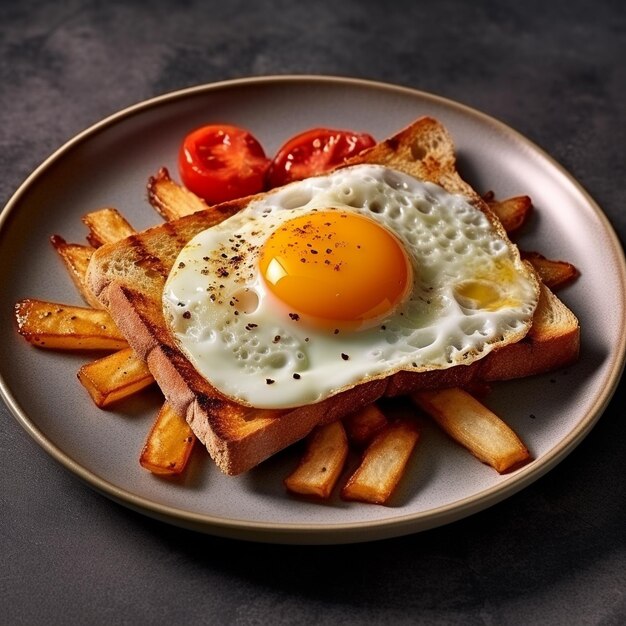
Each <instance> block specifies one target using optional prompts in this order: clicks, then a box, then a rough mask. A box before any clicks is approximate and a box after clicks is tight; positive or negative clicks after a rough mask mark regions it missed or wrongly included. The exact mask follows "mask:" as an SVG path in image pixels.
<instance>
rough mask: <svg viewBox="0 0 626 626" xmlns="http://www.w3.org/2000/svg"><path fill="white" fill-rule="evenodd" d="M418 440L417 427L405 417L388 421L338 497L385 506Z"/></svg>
mask: <svg viewBox="0 0 626 626" xmlns="http://www.w3.org/2000/svg"><path fill="white" fill-rule="evenodd" d="M418 438H419V430H418V428H417V424H416V423H415V422H414V421H413V420H412V419H408V418H404V419H399V420H396V421H393V422H389V424H387V425H386V426H385V427H384V428H383V429H382V430H381V431H380V432H379V433H378V434H377V435H376V437H374V439H373V441H372V443H370V445H369V446H368V447H367V449H366V450H365V452H364V454H363V458H362V460H361V464H360V465H359V467H358V468H357V469H356V471H355V472H354V473H353V474H352V475H351V476H350V478H349V479H348V481H347V482H346V484H345V485H344V487H343V489H342V490H341V497H342V498H343V499H344V500H358V501H361V502H370V503H372V504H386V503H387V502H388V500H389V498H390V497H391V495H392V494H393V492H394V490H395V488H396V487H397V485H398V483H399V482H400V480H401V478H402V476H403V475H404V472H405V469H406V465H407V462H408V461H409V459H410V457H411V453H412V452H413V448H414V447H415V444H416V443H417V440H418Z"/></svg>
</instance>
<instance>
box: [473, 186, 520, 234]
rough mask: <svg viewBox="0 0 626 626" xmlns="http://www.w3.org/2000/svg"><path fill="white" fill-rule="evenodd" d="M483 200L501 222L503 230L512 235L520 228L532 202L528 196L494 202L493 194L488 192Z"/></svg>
mask: <svg viewBox="0 0 626 626" xmlns="http://www.w3.org/2000/svg"><path fill="white" fill-rule="evenodd" d="M483 198H484V200H485V202H487V204H488V205H489V208H490V209H491V210H492V211H493V212H494V213H495V214H496V216H497V217H498V219H499V220H500V221H501V222H502V226H504V230H506V232H507V233H512V232H514V231H516V230H517V229H518V228H521V227H522V226H523V225H524V223H525V222H526V220H527V219H528V216H529V215H530V212H531V210H532V201H531V199H530V198H529V197H528V196H515V197H513V198H507V199H505V200H496V199H495V198H494V196H493V192H489V193H488V194H485V196H483Z"/></svg>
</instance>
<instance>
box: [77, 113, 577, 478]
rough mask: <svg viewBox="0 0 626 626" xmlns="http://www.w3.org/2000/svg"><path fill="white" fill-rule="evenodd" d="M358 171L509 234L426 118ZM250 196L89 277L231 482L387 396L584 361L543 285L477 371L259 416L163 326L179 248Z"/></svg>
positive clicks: (425, 377) (441, 131) (150, 241)
mask: <svg viewBox="0 0 626 626" xmlns="http://www.w3.org/2000/svg"><path fill="white" fill-rule="evenodd" d="M358 163H376V164H382V165H387V166H389V167H393V168H395V169H397V170H400V171H403V172H405V173H407V174H410V175H413V176H415V177H416V178H419V179H421V180H426V181H431V182H435V183H437V184H439V185H441V186H442V187H444V188H445V189H446V190H447V191H449V192H451V193H460V194H463V195H464V196H466V197H467V198H468V199H469V200H470V201H471V202H472V203H473V204H475V205H477V206H479V207H480V208H481V210H483V211H484V212H485V213H486V214H487V215H489V217H490V219H492V221H493V223H494V225H495V226H496V228H497V229H498V230H499V232H500V233H502V234H503V235H504V230H503V228H502V225H501V224H500V223H499V221H498V220H497V218H496V217H495V216H494V215H493V214H492V213H491V212H490V211H489V209H488V207H487V206H486V204H485V203H484V201H483V200H482V198H481V197H480V196H479V195H478V194H477V193H476V192H475V191H474V190H473V189H472V188H471V187H470V186H469V185H468V184H467V183H466V182H465V181H463V180H462V179H461V177H460V176H459V174H458V173H457V171H456V166H455V153H454V146H453V143H452V140H451V138H450V136H449V134H448V133H447V131H446V130H445V128H444V127H443V126H442V125H441V124H440V123H439V122H438V121H436V120H434V119H432V118H420V119H419V120H417V121H416V122H414V123H413V124H411V125H410V126H409V127H407V128H406V129H405V130H403V131H401V132H400V133H398V134H397V135H394V136H393V137H391V138H390V139H387V140H386V141H383V142H381V143H379V144H377V145H376V146H374V147H372V148H371V149H369V150H367V151H365V152H363V153H361V154H360V155H359V156H358V157H355V158H354V159H352V160H351V161H349V162H348V163H347V165H353V164H358ZM253 198H254V197H249V198H244V199H239V200H235V201H232V202H226V203H223V204H220V205H217V206H214V207H210V208H208V209H206V210H201V211H198V212H196V213H194V214H192V215H188V216H185V217H182V218H180V219H178V220H175V221H173V222H169V223H165V224H162V225H160V226H157V227H155V228H152V229H149V230H147V231H144V232H143V233H140V234H137V235H133V236H131V237H128V238H127V239H125V240H123V241H121V242H119V243H116V244H111V245H105V246H102V247H101V248H99V249H98V250H97V251H96V252H95V253H94V255H93V257H92V260H91V262H90V266H89V271H88V277H89V282H90V286H91V288H92V290H93V291H94V293H95V294H96V295H97V297H98V299H99V300H100V302H102V304H103V305H104V306H105V307H107V308H108V309H109V311H110V312H111V315H112V316H113V318H114V320H115V322H116V323H117V325H118V327H119V328H120V329H121V331H122V332H123V333H124V334H125V335H126V336H127V337H128V341H129V343H130V344H131V345H132V347H133V348H134V349H135V350H136V352H137V353H138V354H139V355H140V356H141V357H142V358H143V359H145V360H146V362H147V364H148V367H149V369H150V370H151V372H152V374H153V376H154V378H155V379H156V381H157V382H158V384H159V386H160V387H161V389H162V390H163V392H164V394H165V396H166V398H167V400H168V401H169V402H170V404H171V405H172V406H173V408H174V409H175V410H176V411H178V412H180V413H181V414H183V415H185V416H186V419H187V421H188V422H189V424H190V425H191V428H192V429H193V431H194V433H195V434H196V436H197V437H198V439H199V440H200V441H202V442H203V443H204V444H205V445H206V447H207V449H208V451H209V453H210V455H211V456H212V458H213V459H214V460H215V462H216V463H217V465H218V466H219V467H220V469H221V470H222V471H224V472H225V473H227V474H239V473H241V472H244V471H246V470H248V469H250V468H252V467H254V466H255V465H257V464H258V463H260V462H261V461H263V460H265V459H266V458H268V457H269V456H271V455H273V454H275V453H276V452H278V451H279V450H281V449H283V448H285V447H286V446H288V445H290V444H291V443H293V442H295V441H297V440H299V439H301V438H303V437H304V436H306V435H307V434H308V433H309V432H310V431H311V430H312V429H313V428H314V427H315V426H317V425H319V424H323V423H328V422H331V421H333V420H336V419H340V418H342V417H343V416H345V415H347V414H349V413H350V412H353V411H355V410H357V409H359V408H360V407H363V406H365V405H367V404H370V403H371V402H373V401H375V400H376V399H378V398H380V397H382V396H386V395H387V396H390V395H400V394H406V393H408V392H411V391H415V390H418V389H429V388H430V389H432V388H441V387H448V386H467V385H470V384H472V383H474V382H477V381H495V380H503V379H510V378H515V377H519V376H528V375H531V374H536V373H540V372H544V371H546V370H549V369H552V368H555V367H558V366H561V365H563V364H565V363H568V362H570V361H572V360H573V359H575V358H576V356H577V354H578V346H579V327H578V321H577V319H576V317H575V316H574V315H573V314H572V313H571V312H570V311H569V310H568V309H567V307H566V306H565V305H564V304H563V303H562V302H561V301H560V300H559V299H558V298H557V297H556V296H554V295H553V294H552V293H551V292H550V291H549V290H548V289H547V288H546V287H543V286H542V290H541V297H540V303H539V306H538V307H537V311H536V313H535V316H534V318H533V326H532V329H531V331H530V332H529V333H528V335H527V336H526V337H525V338H524V339H523V340H522V341H520V342H519V343H516V344H512V345H509V346H506V347H504V348H502V349H500V350H498V351H493V352H491V353H490V354H488V355H487V356H485V357H484V358H483V359H481V360H479V361H475V362H474V363H472V364H471V365H459V366H456V367H452V368H449V369H447V370H437V371H433V372H421V373H414V372H399V373H397V374H394V375H392V376H390V377H388V378H386V379H382V380H373V381H369V382H367V383H363V384H361V385H357V386H356V387H354V388H352V389H349V390H347V391H344V392H342V393H340V394H338V395H335V396H333V397H331V398H329V399H327V400H324V401H322V402H319V403H316V404H311V405H307V406H303V407H299V408H296V409H289V410H262V409H254V408H250V407H245V406H242V405H239V404H237V403H235V402H233V401H231V400H230V399H227V398H225V397H224V396H222V395H221V394H220V393H219V392H217V391H216V390H215V389H214V388H213V387H212V386H211V385H210V383H209V382H208V381H207V380H206V379H205V378H204V377H202V376H201V375H200V374H198V372H197V371H196V370H195V368H194V367H193V366H192V365H191V363H190V362H189V361H188V360H187V359H186V358H185V356H183V354H182V353H181V352H180V350H179V349H178V347H177V346H176V343H175V341H174V339H173V337H172V336H171V334H170V333H169V331H168V329H167V327H166V324H165V320H164V318H163V312H162V305H161V297H162V291H163V286H164V284H165V280H166V279H167V276H168V274H169V272H170V269H171V267H172V266H173V264H174V261H175V260H176V257H177V256H178V253H179V252H180V250H181V249H182V248H183V246H184V245H185V244H186V243H187V242H188V241H189V240H190V239H191V238H192V237H193V236H194V235H196V234H197V233H199V232H201V231H202V230H204V229H206V228H209V227H211V226H213V225H215V224H216V223H218V222H220V221H222V220H223V219H226V218H228V217H229V216H231V215H233V214H234V213H236V212H237V211H239V210H240V209H241V208H243V207H244V206H245V205H247V204H248V202H249V201H250V200H251V199H253Z"/></svg>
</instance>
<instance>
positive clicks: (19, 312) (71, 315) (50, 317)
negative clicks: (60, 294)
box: [15, 298, 128, 350]
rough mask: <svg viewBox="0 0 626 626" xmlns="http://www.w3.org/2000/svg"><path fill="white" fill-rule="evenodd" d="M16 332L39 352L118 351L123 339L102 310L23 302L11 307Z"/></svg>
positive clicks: (124, 341) (124, 345) (33, 300)
mask: <svg viewBox="0 0 626 626" xmlns="http://www.w3.org/2000/svg"><path fill="white" fill-rule="evenodd" d="M15 318H16V320H17V329H18V332H19V333H20V334H21V335H22V336H23V337H24V338H25V339H26V340H27V341H29V342H30V343H32V344H33V345H35V346H38V347H39V348H54V349H56V350H119V349H120V348H124V347H126V346H127V345H128V344H127V343H126V339H124V336H123V335H122V333H120V331H119V330H118V328H117V326H116V325H115V323H114V322H113V320H112V319H111V316H110V315H109V314H108V313H107V312H106V311H104V310H102V309H90V308H86V307H78V306H73V305H68V304H58V303H56V302H46V301H44V300H35V299H31V298H26V299H24V300H20V301H19V302H17V303H16V305H15Z"/></svg>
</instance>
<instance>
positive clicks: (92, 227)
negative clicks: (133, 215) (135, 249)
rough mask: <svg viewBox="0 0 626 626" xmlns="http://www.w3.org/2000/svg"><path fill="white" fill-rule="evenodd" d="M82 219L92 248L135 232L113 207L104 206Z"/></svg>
mask: <svg viewBox="0 0 626 626" xmlns="http://www.w3.org/2000/svg"><path fill="white" fill-rule="evenodd" d="M82 219H83V223H84V224H85V225H86V226H87V228H89V235H87V241H89V243H90V244H91V245H92V246H93V247H94V248H97V247H98V246H102V245H104V244H105V243H114V242H116V241H119V240H120V239H124V238H125V237H128V236H129V235H132V234H133V233H134V232H135V229H134V228H133V227H132V226H131V225H130V224H129V223H128V222H127V221H126V218H125V217H124V216H123V215H122V214H121V213H120V212H119V211H118V210H117V209H114V208H105V209H100V210H98V211H93V212H91V213H87V214H86V215H84V216H83V218H82Z"/></svg>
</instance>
